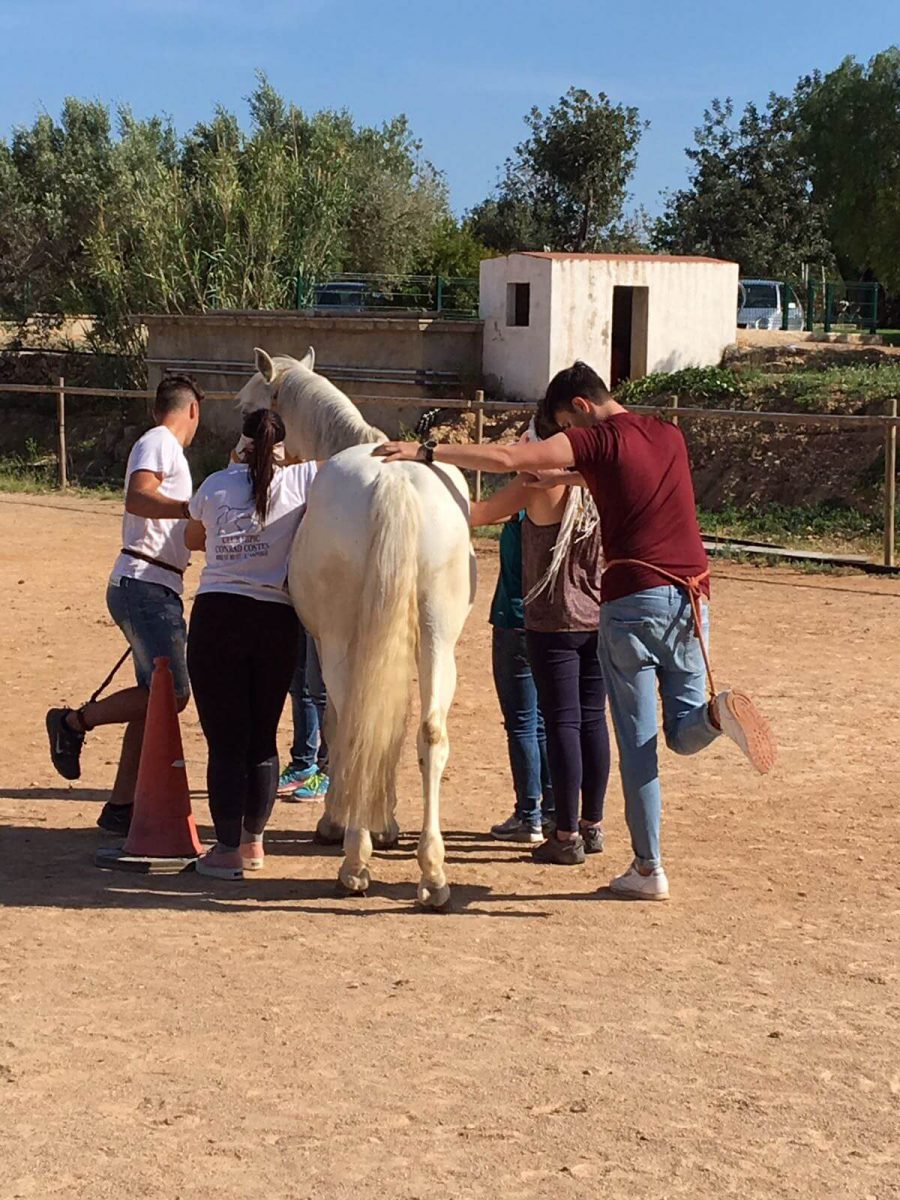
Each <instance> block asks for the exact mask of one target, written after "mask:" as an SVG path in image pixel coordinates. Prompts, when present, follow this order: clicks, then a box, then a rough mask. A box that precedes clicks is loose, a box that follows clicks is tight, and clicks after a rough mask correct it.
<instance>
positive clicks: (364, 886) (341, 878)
mask: <svg viewBox="0 0 900 1200" xmlns="http://www.w3.org/2000/svg"><path fill="white" fill-rule="evenodd" d="M337 881H338V888H339V889H340V890H341V891H342V892H343V893H344V895H345V896H364V895H365V894H366V892H367V891H368V889H369V884H370V883H371V880H370V878H369V872H368V871H367V870H366V868H365V867H363V869H362V870H361V871H360V873H359V874H358V875H354V874H353V872H352V871H345V870H344V868H343V867H341V869H340V871H339V872H338V880H337Z"/></svg>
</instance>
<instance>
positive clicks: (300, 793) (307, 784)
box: [284, 771, 328, 801]
mask: <svg viewBox="0 0 900 1200" xmlns="http://www.w3.org/2000/svg"><path fill="white" fill-rule="evenodd" d="M327 795H328V776H327V775H324V774H323V773H322V772H321V771H314V772H313V774H312V775H307V777H306V779H304V780H303V782H302V783H300V784H299V785H298V786H297V787H295V788H294V790H293V791H292V792H291V793H290V794H289V795H287V796H285V797H284V798H285V800H298V801H299V800H312V801H315V800H324V799H325V797H326V796H327Z"/></svg>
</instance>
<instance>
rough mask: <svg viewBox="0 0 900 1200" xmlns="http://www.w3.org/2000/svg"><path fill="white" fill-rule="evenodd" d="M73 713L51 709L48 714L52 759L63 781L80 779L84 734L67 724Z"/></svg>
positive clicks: (62, 709)
mask: <svg viewBox="0 0 900 1200" xmlns="http://www.w3.org/2000/svg"><path fill="white" fill-rule="evenodd" d="M71 711H72V709H71V708H51V709H50V711H49V712H48V713H47V719H46V725H47V735H48V736H49V738H50V758H51V759H52V761H53V765H54V767H56V769H57V771H59V773H60V775H62V777H63V779H80V778H81V747H82V746H83V745H84V734H83V733H76V732H75V730H74V729H70V728H69V726H68V725H67V724H66V717H67V716H68V714H69V713H70V712H71Z"/></svg>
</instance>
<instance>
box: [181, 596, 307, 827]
mask: <svg viewBox="0 0 900 1200" xmlns="http://www.w3.org/2000/svg"><path fill="white" fill-rule="evenodd" d="M299 628H300V626H299V622H298V620H297V615H296V613H295V612H294V610H293V608H290V607H289V606H288V605H287V604H276V603H273V602H271V601H268V600H254V599H252V598H251V597H250V596H238V595H235V594H233V593H230V592H204V593H203V595H201V596H198V597H197V599H196V600H195V601H194V610H193V612H192V613H191V627H190V633H189V634H188V646H187V662H188V672H189V674H190V677H191V687H192V688H193V692H194V700H195V701H196V703H197V712H198V713H199V714H200V724H201V726H202V728H203V733H204V736H205V737H206V742H207V745H208V747H209V763H208V765H207V768H206V786H207V789H208V791H209V810H210V812H211V813H212V819H213V824H214V825H215V827H216V837H217V839H218V840H219V842H220V843H221V844H222V845H223V846H237V845H239V844H240V840H241V826H242V825H243V827H244V829H246V830H247V832H248V833H262V832H263V830H264V829H265V827H266V823H267V822H268V820H269V817H270V816H271V815H272V808H273V806H274V804H275V793H276V791H277V790H278V750H277V748H276V741H275V739H276V733H277V731H278V721H279V718H280V717H281V710H282V709H283V708H284V701H285V698H286V697H287V693H288V687H289V686H290V682H291V676H292V675H293V673H294V667H295V665H296V662H297V645H298V636H299Z"/></svg>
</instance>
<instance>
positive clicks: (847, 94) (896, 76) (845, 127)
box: [796, 46, 900, 290]
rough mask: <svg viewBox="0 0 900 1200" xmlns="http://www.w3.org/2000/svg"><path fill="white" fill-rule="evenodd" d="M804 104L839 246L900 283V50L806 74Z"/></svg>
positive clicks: (809, 150) (800, 101)
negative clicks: (834, 68) (866, 60)
mask: <svg viewBox="0 0 900 1200" xmlns="http://www.w3.org/2000/svg"><path fill="white" fill-rule="evenodd" d="M796 102H797V108H798V112H799V117H800V124H801V135H800V136H801V141H802V145H803V150H804V153H805V155H806V156H807V158H808V160H809V163H810V169H811V176H812V181H813V191H814V195H815V197H816V200H817V201H818V202H819V203H820V204H822V205H823V206H824V208H825V210H826V212H827V215H828V222H829V227H830V229H831V233H832V237H833V240H834V244H835V247H836V248H837V250H838V251H839V253H840V255H841V257H842V259H845V260H846V262H847V266H848V267H849V268H850V269H855V270H856V271H862V270H864V269H865V268H870V269H871V270H872V271H874V273H875V275H876V276H877V278H878V279H879V280H880V281H881V282H882V283H884V284H885V285H886V286H888V287H889V288H891V289H892V290H898V289H900V48H898V47H897V46H893V47H891V48H890V49H888V50H885V51H883V52H882V53H881V54H877V55H875V57H874V58H873V59H872V60H871V61H870V62H869V63H868V64H867V65H866V64H863V63H859V62H857V61H856V60H855V59H853V58H846V59H844V61H843V62H842V63H841V65H840V66H839V67H838V68H837V69H836V70H834V71H831V72H830V73H829V74H827V75H822V74H820V73H819V72H815V73H814V74H812V75H810V76H807V77H806V78H805V79H801V80H800V83H799V84H798V86H797V91H796Z"/></svg>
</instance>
